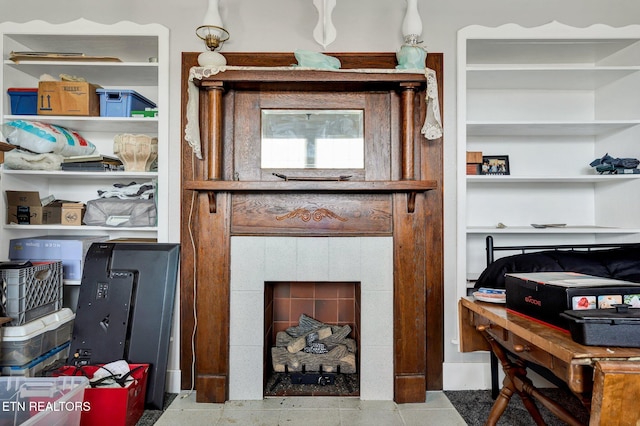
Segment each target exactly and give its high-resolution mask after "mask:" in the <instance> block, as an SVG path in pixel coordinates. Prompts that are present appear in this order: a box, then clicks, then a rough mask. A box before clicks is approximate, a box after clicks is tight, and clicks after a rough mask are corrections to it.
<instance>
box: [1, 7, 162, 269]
mask: <svg viewBox="0 0 640 426" xmlns="http://www.w3.org/2000/svg"><path fill="white" fill-rule="evenodd" d="M0 37H1V38H2V44H1V47H0V49H1V50H2V55H1V56H2V60H1V61H0V66H1V67H2V72H0V76H1V77H2V82H1V84H2V87H3V90H2V102H1V103H0V118H1V119H2V120H3V122H9V121H12V120H26V121H36V122H40V123H44V124H53V125H58V126H62V127H64V128H66V129H70V130H72V131H76V132H78V133H79V134H80V135H81V136H82V137H84V138H85V139H86V140H88V141H89V142H91V143H92V144H93V145H95V146H96V150H97V152H99V153H100V154H104V155H108V156H113V155H114V146H113V145H114V138H115V136H116V135H118V134H122V133H132V134H144V135H149V136H152V137H157V138H158V159H157V170H158V171H157V172H156V171H151V172H125V171H123V172H89V171H86V172H81V171H77V172H76V171H62V170H12V169H8V168H6V167H4V166H3V167H1V168H0V192H2V197H1V198H2V199H4V198H5V197H4V192H5V191H7V190H12V191H34V192H35V191H37V192H38V194H39V195H40V197H41V198H45V197H54V198H56V199H59V200H70V201H78V202H82V203H85V204H86V203H88V202H89V201H91V200H95V199H98V198H100V193H101V192H102V191H103V190H108V189H114V185H118V184H125V185H127V184H130V183H131V182H136V183H138V184H145V183H148V182H150V181H153V182H155V183H156V191H155V193H154V200H155V202H156V205H157V226H149V227H116V226H87V225H82V226H65V225H61V224H60V225H18V224H6V222H8V220H7V219H6V213H5V211H6V200H5V201H2V199H0V212H2V219H3V220H2V221H1V222H2V224H1V225H0V229H1V230H2V239H3V240H4V241H9V240H10V239H14V238H22V237H34V236H37V235H57V234H61V235H82V234H91V233H93V234H100V235H106V236H109V237H118V238H120V237H122V238H124V237H133V238H138V237H141V238H142V237H144V238H149V239H156V240H157V241H159V242H166V241H168V235H169V230H168V227H169V224H170V221H169V218H168V214H169V213H168V212H169V210H170V209H169V201H168V190H169V173H168V169H169V166H168V165H169V158H168V156H169V140H168V134H169V115H168V111H169V66H168V64H169V30H168V29H167V28H166V27H164V26H162V25H159V24H154V23H151V24H142V25H141V24H136V23H133V22H128V21H122V22H117V23H113V24H100V23H96V22H91V21H88V20H85V19H78V20H74V21H72V22H66V23H60V24H54V23H50V22H45V21H41V20H35V21H29V22H25V23H16V22H3V23H1V24H0ZM11 52H50V53H56V52H68V53H76V54H78V55H76V56H74V57H66V58H65V59H60V58H59V57H56V58H53V60H44V59H42V58H38V59H37V60H29V59H26V60H25V59H20V60H19V61H17V62H15V61H13V60H11V59H9V58H10V56H11ZM80 55H81V56H80ZM23 56H24V55H23ZM50 58H51V57H50ZM46 74H48V75H50V76H51V77H53V78H54V79H60V78H61V77H60V76H61V75H63V74H67V75H71V76H76V77H81V78H84V79H85V80H86V81H88V82H90V83H92V84H95V85H97V86H99V87H102V88H105V89H114V90H115V89H117V90H132V91H135V92H137V93H139V94H141V95H142V96H144V97H146V98H148V99H150V100H151V101H153V102H154V103H156V104H157V106H158V116H157V117H111V116H73V115H64V116H53V115H21V114H14V112H15V111H12V108H11V102H10V98H9V95H8V94H7V89H8V88H14V87H15V88H37V87H38V84H39V81H40V80H41V76H43V75H46ZM121 101H122V103H123V104H126V103H127V99H124V98H123V99H122V100H121ZM125 106H126V105H123V106H122V107H123V108H124V107H125ZM104 115H113V114H109V113H105V114H104ZM55 161H57V159H55ZM55 161H54V162H55ZM8 163H9V162H8V161H7V162H5V166H6V165H7V164H8ZM30 168H31V167H30ZM45 168H46V167H45ZM7 251H8V244H7V245H6V246H5V248H4V250H0V254H2V252H4V257H5V258H7Z"/></svg>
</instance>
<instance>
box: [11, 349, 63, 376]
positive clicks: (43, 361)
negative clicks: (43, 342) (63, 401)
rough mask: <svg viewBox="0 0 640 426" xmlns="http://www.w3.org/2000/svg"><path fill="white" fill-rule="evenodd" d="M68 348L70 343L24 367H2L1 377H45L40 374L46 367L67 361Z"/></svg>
mask: <svg viewBox="0 0 640 426" xmlns="http://www.w3.org/2000/svg"><path fill="white" fill-rule="evenodd" d="M69 346H71V342H66V343H64V344H62V345H60V346H58V347H57V348H53V349H51V350H50V351H48V352H47V353H45V354H42V355H40V356H39V357H37V358H35V359H34V360H32V361H31V362H28V363H26V364H24V365H11V366H5V367H2V370H1V371H2V375H3V376H20V377H36V376H46V374H41V372H42V371H43V370H45V369H47V368H48V367H52V366H53V365H54V364H56V363H57V362H58V361H60V360H63V361H66V360H67V358H68V357H69Z"/></svg>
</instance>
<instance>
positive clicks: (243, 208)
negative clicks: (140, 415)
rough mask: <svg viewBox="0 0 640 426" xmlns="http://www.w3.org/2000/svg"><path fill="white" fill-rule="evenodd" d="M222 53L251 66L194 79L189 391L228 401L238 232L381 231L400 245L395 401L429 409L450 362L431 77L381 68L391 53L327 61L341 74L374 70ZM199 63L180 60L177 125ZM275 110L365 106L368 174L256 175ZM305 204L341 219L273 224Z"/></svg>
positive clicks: (184, 289) (187, 261) (186, 267)
mask: <svg viewBox="0 0 640 426" xmlns="http://www.w3.org/2000/svg"><path fill="white" fill-rule="evenodd" d="M225 56H226V58H227V61H228V64H229V65H235V66H238V67H252V68H255V69H233V70H231V69H230V70H227V71H224V72H219V73H217V74H214V75H211V76H208V77H204V78H202V79H198V80H194V81H193V82H194V83H195V84H196V86H198V88H199V123H198V124H199V127H200V139H201V149H202V159H197V158H196V156H195V155H194V153H193V152H192V150H191V148H190V147H189V146H188V144H187V143H186V142H185V141H184V140H183V150H182V206H183V210H182V228H181V230H182V242H183V244H182V247H183V252H182V259H181V262H182V263H181V284H180V285H181V302H180V303H181V317H182V321H181V326H182V332H181V339H182V340H181V368H182V387H183V388H190V387H191V383H192V381H194V382H195V388H196V389H197V400H198V401H199V402H223V401H226V400H227V399H228V373H229V366H228V360H229V292H230V289H229V282H230V276H229V275H230V272H229V265H230V253H229V251H230V239H231V237H232V236H233V235H287V236H343V235H349V236H354V235H355V236H370V235H385V236H392V237H393V241H394V243H393V245H394V260H393V265H394V318H395V319H394V342H395V343H394V352H395V355H394V358H395V359H394V399H395V400H396V401H397V402H400V403H403V402H422V401H424V400H425V396H426V390H427V389H441V388H442V361H443V328H442V320H443V308H442V305H443V303H442V302H443V296H442V295H443V289H442V287H443V282H442V275H443V273H442V250H443V249H442V224H443V212H442V190H443V187H442V180H443V179H442V144H443V139H442V138H439V139H435V140H426V139H425V138H424V136H423V135H422V134H421V133H420V128H421V126H422V123H423V121H424V118H425V114H426V110H427V105H426V100H425V98H426V96H425V94H426V90H427V88H426V78H425V75H424V74H421V73H420V72H416V73H394V72H388V71H386V70H391V69H393V68H394V67H395V54H393V53H357V54H356V53H350V54H332V56H336V57H338V58H339V59H340V60H341V62H342V67H343V68H344V69H351V70H354V69H367V70H368V71H367V72H358V71H355V72H326V71H314V70H290V69H280V68H275V67H287V66H289V64H291V63H295V58H294V57H293V54H281V53H246V54H243V53H225ZM196 58H197V53H184V54H183V65H182V75H183V101H182V116H183V128H184V126H186V124H187V119H186V111H187V93H188V84H189V82H188V79H189V72H190V70H191V68H192V67H193V66H194V65H195V64H196ZM270 67H272V68H270ZM427 67H428V68H430V69H432V70H434V71H435V73H436V75H437V79H438V89H439V99H440V100H442V54H437V53H435V54H432V53H430V54H429V56H428V59H427ZM376 69H380V70H381V71H380V72H376V71H375V70H376ZM279 105H284V106H285V107H288V108H291V107H293V108H309V106H308V105H319V106H316V108H328V109H332V108H333V109H339V108H341V106H342V105H346V108H362V109H364V111H365V120H367V119H369V120H370V121H369V122H367V121H365V128H366V133H365V145H366V148H365V151H366V153H367V156H366V161H365V163H366V164H365V169H364V171H357V172H356V176H354V177H353V178H352V179H349V180H322V179H321V177H322V172H316V171H312V172H311V173H316V175H315V176H316V177H317V179H310V180H282V179H280V178H278V177H275V176H273V175H272V173H271V171H264V170H261V169H260V167H259V166H256V165H257V164H258V162H257V158H258V156H259V149H256V147H257V145H256V144H257V143H259V141H256V140H257V139H259V137H258V136H259V134H258V133H257V132H258V130H257V129H258V124H256V121H259V120H256V117H257V116H256V111H258V110H259V109H260V108H262V107H265V108H274V107H278V106H279ZM354 105H357V107H354ZM368 117H373V118H368ZM258 118H259V117H258ZM256 152H258V153H256ZM338 173H339V172H338ZM309 206H313V208H318V206H320V208H318V210H322V211H329V212H330V213H331V215H333V217H340V220H339V221H335V220H334V221H330V220H327V221H309V222H307V223H297V224H296V225H292V224H291V223H290V222H287V221H282V220H279V219H278V220H276V218H279V217H282V216H283V215H286V214H287V212H289V214H290V212H291V211H296V209H298V210H300V209H303V210H304V209H306V208H308V207H309ZM325 207H326V208H325ZM194 283H195V285H194ZM194 298H195V301H196V310H197V322H198V326H197V329H196V338H195V354H194V353H193V352H192V350H191V336H192V334H193V329H194V324H195V316H194V309H193V305H194V303H193V302H194ZM193 356H195V366H196V368H195V377H192V376H191V362H192V357H193Z"/></svg>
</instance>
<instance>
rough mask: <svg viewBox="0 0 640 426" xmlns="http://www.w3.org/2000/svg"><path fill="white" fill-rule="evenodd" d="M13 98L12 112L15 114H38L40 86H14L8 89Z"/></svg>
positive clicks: (10, 96)
mask: <svg viewBox="0 0 640 426" xmlns="http://www.w3.org/2000/svg"><path fill="white" fill-rule="evenodd" d="M7 93H8V94H9V98H10V99H11V114H13V115H37V114H38V88H37V87H36V88H33V89H31V88H18V87H12V88H9V89H8V90H7Z"/></svg>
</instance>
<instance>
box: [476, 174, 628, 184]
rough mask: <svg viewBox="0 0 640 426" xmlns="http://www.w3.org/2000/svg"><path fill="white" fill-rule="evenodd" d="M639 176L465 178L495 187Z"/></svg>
mask: <svg viewBox="0 0 640 426" xmlns="http://www.w3.org/2000/svg"><path fill="white" fill-rule="evenodd" d="M638 178H640V174H616V175H598V174H594V175H580V176H514V175H497V176H494V175H470V176H467V183H468V184H487V185H495V184H502V183H536V182H537V183H542V182H545V183H597V182H616V181H626V180H630V179H638Z"/></svg>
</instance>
